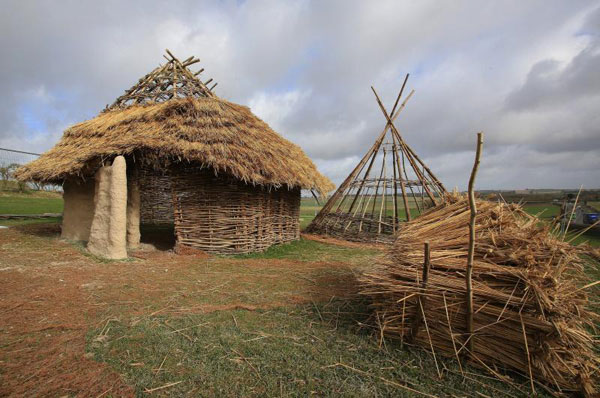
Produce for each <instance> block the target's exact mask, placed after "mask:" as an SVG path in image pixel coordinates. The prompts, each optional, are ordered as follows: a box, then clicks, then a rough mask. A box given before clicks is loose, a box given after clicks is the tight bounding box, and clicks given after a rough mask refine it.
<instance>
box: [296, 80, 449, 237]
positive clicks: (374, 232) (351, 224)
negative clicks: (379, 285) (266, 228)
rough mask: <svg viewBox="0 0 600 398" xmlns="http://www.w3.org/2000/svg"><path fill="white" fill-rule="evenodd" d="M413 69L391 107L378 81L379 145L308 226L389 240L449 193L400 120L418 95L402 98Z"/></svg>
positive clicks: (314, 229) (316, 230) (327, 232)
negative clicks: (405, 133)
mask: <svg viewBox="0 0 600 398" xmlns="http://www.w3.org/2000/svg"><path fill="white" fill-rule="evenodd" d="M407 80H408V75H406V78H405V79H404V83H403V84H402V88H401V89H400V92H399V94H398V97H397V98H396V102H395V103H394V106H393V107H392V111H391V112H390V113H388V112H387V110H386V109H385V107H384V106H383V104H382V102H381V100H380V98H379V95H378V94H377V92H376V91H375V89H374V88H373V87H371V89H372V90H373V93H374V94H375V98H376V100H377V104H378V105H379V107H380V109H381V111H382V113H383V115H384V117H385V118H386V124H385V128H384V129H383V131H382V132H381V133H380V134H379V136H378V137H377V139H376V140H375V143H374V144H373V146H372V147H371V148H370V149H369V151H368V152H367V153H366V154H365V156H364V157H363V158H362V159H361V160H360V162H359V163H358V164H357V165H356V167H355V168H354V170H352V172H351V173H350V175H348V177H347V178H346V179H345V180H344V182H343V183H342V184H341V185H340V186H339V188H338V189H337V191H336V192H335V193H334V194H333V195H332V196H331V197H330V198H329V200H328V201H327V203H325V205H324V206H323V208H322V209H321V211H320V212H319V213H318V214H317V216H316V217H315V218H314V220H313V221H312V222H311V224H310V225H309V226H308V228H307V232H309V233H315V234H321V235H328V236H332V237H336V238H341V239H345V240H351V241H358V242H387V241H390V240H391V239H392V238H393V236H394V234H395V233H396V232H397V231H398V230H399V229H400V228H401V225H402V222H405V221H410V220H411V219H413V218H414V217H416V216H418V215H419V214H421V213H422V212H424V211H425V210H426V209H427V208H429V207H432V206H434V205H437V204H439V203H440V202H441V201H443V200H444V196H445V194H446V193H447V191H446V188H445V187H444V185H443V184H442V183H441V182H440V181H439V180H438V179H437V177H436V176H435V175H434V174H433V172H432V171H431V170H430V169H429V168H428V167H427V165H426V164H425V163H424V162H423V161H422V160H421V159H420V158H419V157H418V156H417V154H416V153H415V152H414V151H413V150H412V148H410V146H408V144H407V143H406V142H405V141H404V139H403V138H402V136H401V135H400V133H399V131H398V129H397V128H396V126H395V125H394V121H395V120H396V118H397V117H398V115H399V114H400V112H401V111H402V110H403V109H404V107H405V105H406V103H407V101H408V100H409V99H410V98H411V97H412V95H413V93H414V90H412V91H411V92H410V93H409V94H408V95H407V96H406V98H405V99H404V100H403V101H402V103H401V104H400V106H398V103H399V102H400V99H401V98H402V93H403V92H404V88H405V87H406V82H407Z"/></svg>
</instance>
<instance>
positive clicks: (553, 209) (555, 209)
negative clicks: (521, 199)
mask: <svg viewBox="0 0 600 398" xmlns="http://www.w3.org/2000/svg"><path fill="white" fill-rule="evenodd" d="M523 210H525V211H526V212H527V213H529V214H531V215H532V216H538V217H540V218H541V219H551V218H554V217H556V216H558V214H559V213H560V206H556V205H553V204H551V203H547V204H534V205H528V204H525V205H524V206H523Z"/></svg>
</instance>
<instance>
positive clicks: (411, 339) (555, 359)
mask: <svg viewBox="0 0 600 398" xmlns="http://www.w3.org/2000/svg"><path fill="white" fill-rule="evenodd" d="M477 209H478V215H477V218H476V223H475V236H476V245H475V251H474V262H473V271H472V272H473V274H472V294H473V326H472V327H473V334H472V335H471V334H470V333H468V324H467V322H468V321H467V319H468V312H467V304H466V301H467V300H466V298H467V293H466V287H465V268H466V264H467V254H468V245H469V218H470V208H469V203H468V200H467V198H466V197H465V196H461V195H458V194H455V195H449V196H448V198H447V201H446V203H445V204H443V205H440V206H438V207H436V208H433V209H431V210H429V211H428V212H426V213H425V214H423V215H422V216H421V217H419V218H418V219H416V220H413V221H411V222H408V223H406V224H405V225H404V227H403V228H402V229H401V231H400V233H399V235H398V236H397V239H396V241H395V243H394V244H393V246H392V247H391V248H390V250H389V251H388V255H387V256H386V257H385V258H383V259H382V260H381V261H380V264H379V265H378V267H377V268H376V269H375V270H373V271H372V272H369V273H366V274H364V275H363V276H362V278H361V283H362V287H361V294H363V295H365V296H368V297H369V298H370V299H371V302H372V304H371V305H372V308H373V310H374V312H375V316H376V318H377V319H378V322H377V323H378V325H379V326H378V327H379V328H380V332H381V335H382V336H387V337H390V338H397V339H401V340H402V341H403V342H406V343H414V344H418V345H422V346H424V347H425V348H426V349H429V350H432V351H434V353H441V354H444V355H447V356H452V357H456V358H457V359H459V361H460V359H461V358H463V357H464V358H467V359H468V360H469V361H470V362H471V363H473V364H475V365H478V366H481V367H484V368H486V369H488V370H490V371H492V372H493V373H495V374H496V375H497V376H499V377H501V376H500V375H499V374H497V372H496V371H495V370H493V369H498V368H503V369H506V370H512V371H516V372H518V373H521V374H523V375H525V376H526V377H529V378H530V379H531V384H532V387H533V384H534V380H535V381H537V382H539V383H543V384H544V385H550V386H553V387H554V388H555V389H556V390H557V391H558V392H571V391H574V392H579V393H582V394H584V395H585V396H589V397H591V396H595V394H596V392H597V390H596V387H595V385H596V384H597V383H598V380H599V376H598V370H599V365H600V360H599V359H598V357H597V356H596V354H595V352H594V337H593V336H592V335H591V334H590V332H589V330H590V329H594V327H595V326H594V324H595V322H597V321H598V320H599V317H598V315H597V314H596V313H594V312H592V311H590V309H589V308H588V297H587V294H588V291H589V288H590V287H592V286H594V285H596V284H597V283H589V284H587V285H586V282H587V281H586V278H585V274H584V266H585V262H586V261H592V260H591V259H590V257H587V256H586V254H585V253H584V250H585V249H584V248H582V247H575V246H571V245H569V244H568V243H566V242H563V241H561V240H559V239H557V238H556V237H554V236H553V235H552V234H551V233H550V227H549V226H547V225H546V226H541V225H540V222H539V220H538V219H537V218H536V217H533V216H530V215H528V214H527V213H525V212H524V211H523V210H522V209H521V208H520V207H519V206H517V205H508V204H505V203H495V202H490V201H483V200H477ZM424 242H428V243H429V246H430V248H431V250H430V252H429V251H428V252H424V250H423V244H424ZM427 254H429V256H428V257H429V258H428V259H427V260H428V261H426V258H425V257H427ZM424 264H428V265H429V266H428V267H427V266H425V265H424ZM424 271H425V272H424ZM584 285H585V286H584Z"/></svg>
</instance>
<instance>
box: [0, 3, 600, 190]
mask: <svg viewBox="0 0 600 398" xmlns="http://www.w3.org/2000/svg"><path fill="white" fill-rule="evenodd" d="M599 15H600V9H599V8H598V6H597V4H595V3H594V2H592V1H573V2H563V1H558V0H556V1H550V2H548V1H543V0H534V1H529V2H521V1H506V2H487V3H481V2H476V1H466V0H462V1H455V2H448V3H444V2H439V1H434V0H426V1H419V2H412V1H403V2H398V1H394V0H389V1H379V2H377V4H376V5H375V4H372V3H369V2H364V1H358V0H357V1H341V0H340V1H327V2H320V1H310V0H299V1H288V2H280V1H269V0H266V1H246V2H238V1H234V0H227V1H217V0H206V1H200V2H198V1H184V0H182V1H179V2H173V3H163V2H149V1H141V0H140V1H131V2H125V3H123V2H107V3H89V2H83V3H81V2H75V3H68V4H67V3H65V4H62V3H47V2H41V1H40V2H21V1H16V0H14V1H7V2H5V3H4V4H3V13H2V15H1V16H0V33H1V34H0V48H1V49H2V50H3V53H4V54H10V56H6V57H2V58H1V59H0V69H1V70H2V71H3V74H2V77H0V79H1V83H2V86H3V90H4V91H3V96H2V97H1V98H0V126H1V127H0V144H2V145H11V146H14V147H17V148H20V149H28V148H30V147H32V148H33V147H34V146H35V148H37V149H47V148H49V147H50V146H51V145H52V143H53V142H55V141H56V139H57V138H58V137H59V136H60V129H63V128H64V127H65V126H66V125H67V124H70V123H73V122H76V121H79V120H83V119H86V118H89V117H92V116H93V115H94V114H96V113H97V112H98V111H100V110H101V109H102V108H103V107H104V105H106V104H107V103H110V102H111V101H112V100H114V98H116V97H117V96H118V95H120V94H121V93H122V92H123V90H125V89H127V88H129V87H130V86H131V85H133V84H134V83H135V82H136V81H137V79H138V78H139V77H141V76H142V75H144V74H145V73H147V72H149V71H150V70H151V69H153V68H154V67H155V66H156V65H157V64H158V63H160V62H163V59H162V57H161V56H162V52H163V51H164V48H169V49H171V50H172V51H173V52H174V53H175V54H176V55H177V56H179V57H182V58H186V57H188V56H190V55H196V56H198V57H200V58H201V60H202V63H201V64H200V65H201V67H204V68H205V69H206V71H205V72H204V74H203V76H205V77H203V79H208V78H214V79H215V81H217V82H218V83H219V86H218V87H217V93H218V95H220V96H222V97H224V98H225V99H228V100H231V101H235V102H239V103H242V104H246V105H249V106H250V107H251V108H252V109H253V111H254V112H255V113H256V114H257V115H259V116H260V117H261V118H263V119H264V120H265V121H266V122H268V123H269V124H271V125H272V127H274V128H275V129H276V130H277V131H279V132H280V133H281V134H282V135H284V136H285V137H286V138H288V139H290V140H292V141H294V142H295V143H297V144H299V145H300V146H302V147H303V149H304V150H305V151H306V152H307V153H308V155H309V156H311V157H313V158H314V159H315V162H316V163H317V164H318V165H319V167H320V168H321V170H322V171H323V172H324V173H325V174H327V175H329V176H330V177H331V178H332V179H333V180H334V181H335V182H338V183H339V182H340V181H341V180H342V179H343V178H344V177H345V175H346V174H347V173H348V172H349V171H350V170H351V169H352V167H353V166H354V164H355V162H357V161H358V160H359V159H360V158H361V157H362V155H363V154H364V153H365V152H366V150H367V149H368V147H369V146H370V145H371V144H372V142H373V140H374V139H375V137H376V136H377V134H378V133H379V132H380V131H381V128H382V127H383V126H384V124H385V121H384V119H383V117H382V115H381V112H380V111H379V109H378V107H377V105H376V103H375V101H374V98H373V94H372V93H371V90H370V89H369V86H370V85H374V86H375V87H376V89H377V90H378V92H379V94H380V95H381V97H382V99H383V101H384V102H385V104H386V106H388V107H390V106H391V104H392V103H393V101H394V99H395V96H396V94H397V90H398V89H399V87H400V85H401V83H402V80H403V78H404V75H405V73H407V72H410V73H411V76H412V77H411V79H410V80H409V89H410V88H415V89H416V93H415V96H414V97H413V98H412V99H411V100H410V101H409V103H408V104H407V107H406V109H405V111H404V114H403V115H401V116H400V118H399V119H398V127H399V128H400V130H401V132H402V134H403V135H404V138H405V139H406V141H407V142H408V143H409V144H410V145H411V146H412V147H413V148H414V149H415V150H416V151H417V152H418V153H419V154H420V155H421V157H422V158H424V159H426V160H427V162H428V163H429V164H430V167H431V168H432V169H433V171H434V172H436V174H438V175H439V176H440V178H442V179H443V181H444V182H445V183H446V185H447V186H449V187H452V186H453V185H459V186H460V187H461V188H464V187H465V185H466V178H467V176H468V172H469V170H470V167H471V162H472V150H473V148H474V137H475V133H476V132H477V131H479V130H484V131H485V133H486V142H485V157H484V162H483V167H482V170H481V174H480V177H479V179H478V181H479V185H480V186H481V187H488V188H491V187H497V188H509V187H525V186H526V187H537V186H539V187H561V186H568V187H577V186H579V184H580V183H585V184H590V185H591V186H590V187H592V186H595V187H598V186H599V185H598V184H599V183H600V182H598V181H597V177H596V176H597V175H598V174H597V170H598V164H597V162H596V161H595V160H594V159H598V158H600V139H598V138H600V132H599V127H598V126H599V125H600V116H598V112H597V109H598V107H599V106H600V93H599V91H600V80H599V79H598V74H597V68H598V66H597V65H598V63H596V62H598V61H599V60H600V56H599V55H598V51H599V49H600V44H599V43H600V39H599V37H600V17H599ZM32 104H33V105H32ZM23 106H28V107H29V108H31V109H30V111H31V112H33V113H34V116H35V117H36V118H37V122H39V123H43V124H44V125H45V126H46V132H45V135H43V136H40V137H38V136H37V135H35V134H33V133H34V131H33V130H31V127H28V126H27V125H24V124H23V121H22V120H21V118H20V114H19V110H20V109H22V108H23ZM23 137H28V138H27V139H23ZM31 137H34V138H33V139H31ZM37 149H36V150H37Z"/></svg>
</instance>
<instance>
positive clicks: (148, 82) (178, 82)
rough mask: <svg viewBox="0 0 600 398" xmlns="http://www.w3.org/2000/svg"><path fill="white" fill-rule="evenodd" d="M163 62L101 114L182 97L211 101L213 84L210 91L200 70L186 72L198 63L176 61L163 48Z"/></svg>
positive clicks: (191, 59) (192, 60) (190, 58)
mask: <svg viewBox="0 0 600 398" xmlns="http://www.w3.org/2000/svg"><path fill="white" fill-rule="evenodd" d="M166 52H167V55H163V56H164V57H165V59H166V60H167V63H166V64H164V65H159V66H158V67H157V68H155V69H154V70H153V71H152V72H150V73H148V74H147V75H146V76H144V77H142V78H141V79H140V80H139V81H138V82H137V83H136V84H135V85H134V86H133V87H131V88H130V89H129V90H127V91H125V94H123V95H121V96H120V97H119V98H117V99H116V100H115V102H113V103H112V104H111V105H110V106H107V107H106V109H105V111H109V110H113V109H123V108H126V107H128V106H130V105H136V104H146V103H156V102H164V101H168V100H170V99H172V98H185V97H208V98H214V97H215V94H214V93H213V90H214V88H215V87H216V86H217V83H214V84H213V85H212V86H211V87H210V88H208V85H209V84H210V83H211V82H212V80H213V79H208V80H207V81H205V82H202V81H201V80H200V79H199V78H198V75H200V74H201V73H202V72H203V71H204V68H202V69H200V70H199V71H197V72H192V71H191V70H190V69H188V68H189V67H190V66H191V65H193V64H195V63H198V62H200V60H199V59H198V58H195V57H193V56H192V57H189V58H188V59H186V60H185V61H180V60H179V59H177V58H176V57H175V56H174V55H173V54H171V52H170V51H169V50H168V49H167V50H166Z"/></svg>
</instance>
